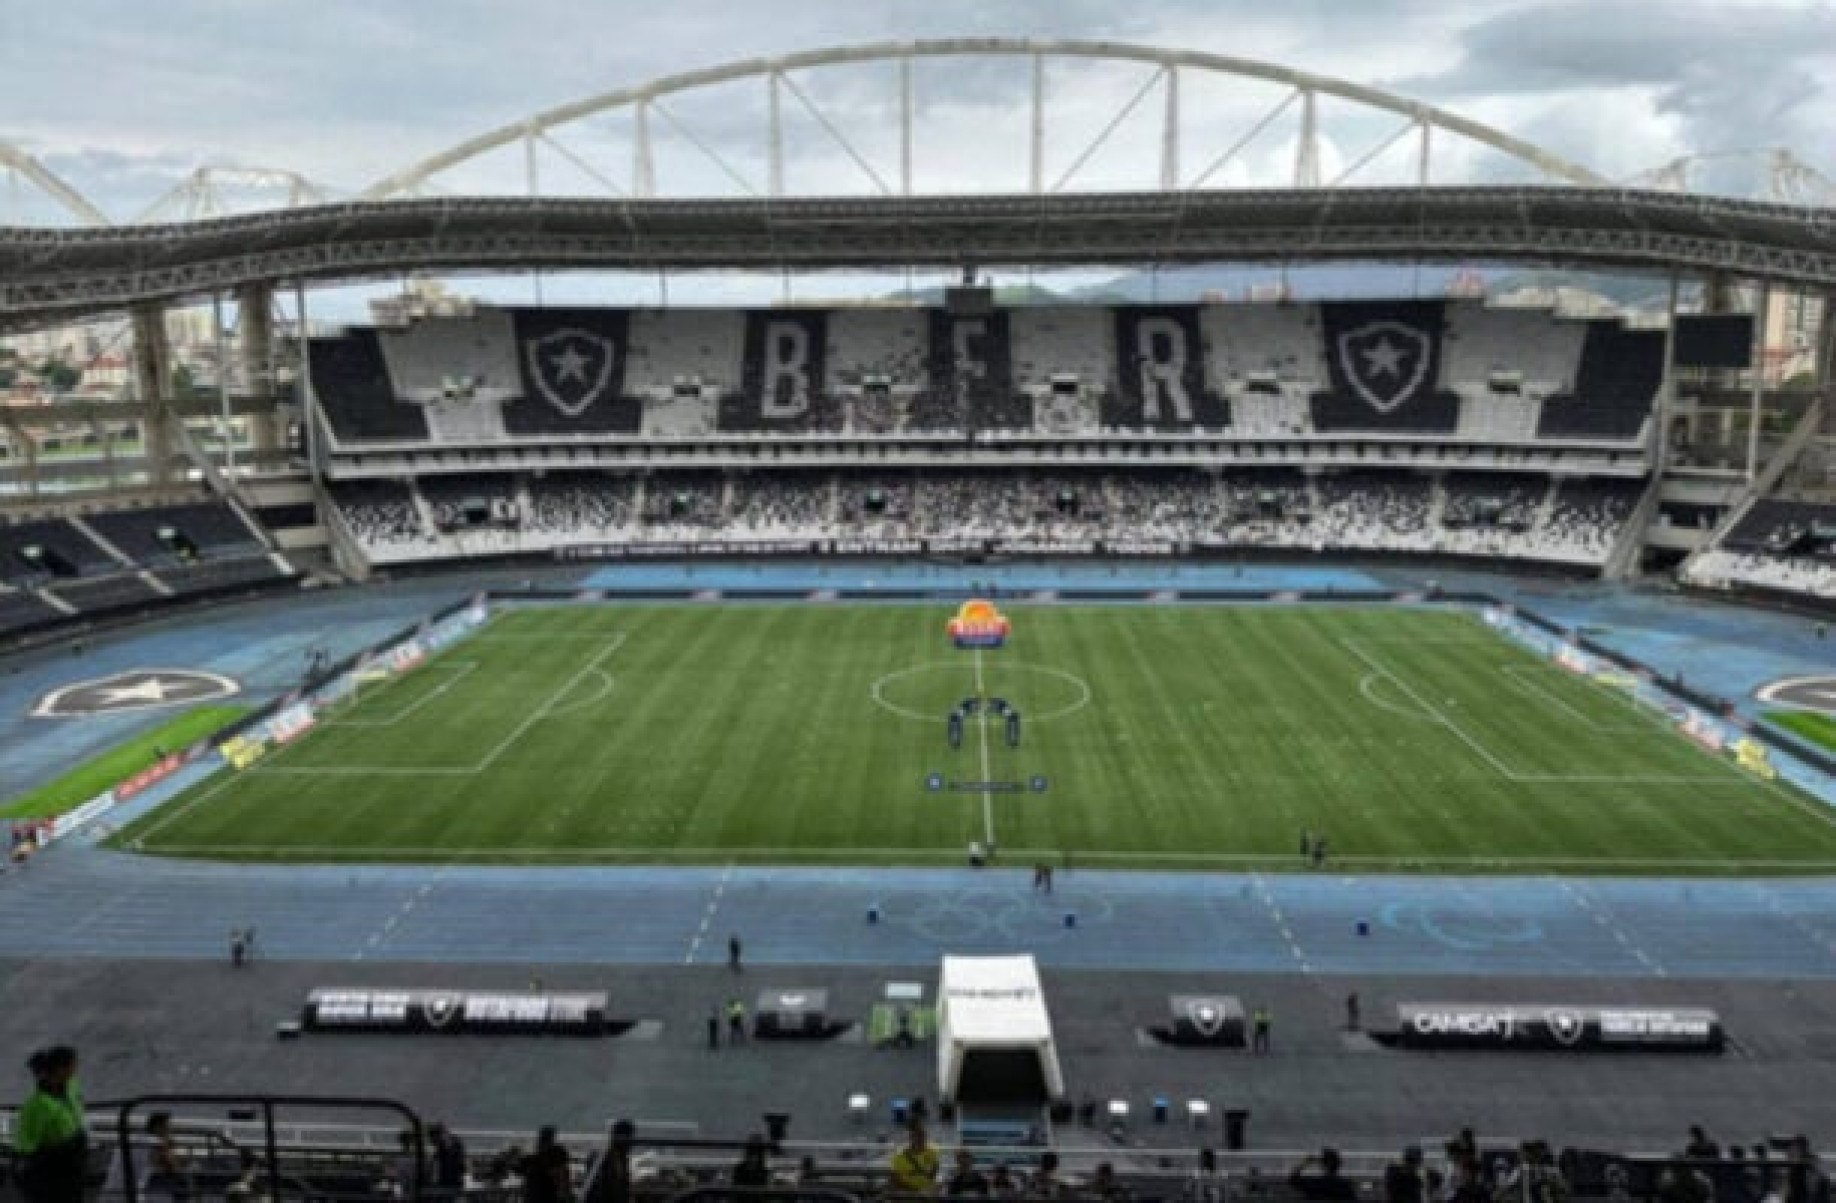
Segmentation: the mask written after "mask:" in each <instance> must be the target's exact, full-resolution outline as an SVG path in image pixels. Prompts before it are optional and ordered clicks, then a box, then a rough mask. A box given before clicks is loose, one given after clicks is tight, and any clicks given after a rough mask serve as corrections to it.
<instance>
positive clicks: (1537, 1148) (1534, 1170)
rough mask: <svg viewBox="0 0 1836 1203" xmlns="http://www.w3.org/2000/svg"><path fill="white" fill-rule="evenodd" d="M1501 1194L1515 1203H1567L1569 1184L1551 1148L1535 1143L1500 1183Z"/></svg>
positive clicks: (1524, 1150) (1521, 1152)
mask: <svg viewBox="0 0 1836 1203" xmlns="http://www.w3.org/2000/svg"><path fill="white" fill-rule="evenodd" d="M1497 1194H1498V1197H1499V1198H1501V1199H1510V1200H1513V1201H1514V1203H1567V1199H1568V1183H1567V1181H1566V1180H1565V1179H1564V1178H1563V1177H1562V1171H1561V1170H1559V1169H1557V1168H1556V1164H1555V1157H1554V1155H1553V1154H1551V1153H1550V1151H1549V1146H1548V1145H1547V1144H1545V1143H1544V1142H1542V1141H1540V1140H1533V1141H1527V1142H1525V1143H1524V1145H1523V1147H1522V1148H1521V1149H1520V1150H1519V1152H1518V1158H1517V1168H1516V1169H1514V1170H1512V1171H1511V1173H1510V1174H1508V1175H1507V1176H1506V1177H1505V1180H1504V1181H1503V1182H1501V1183H1499V1187H1498V1192H1497Z"/></svg>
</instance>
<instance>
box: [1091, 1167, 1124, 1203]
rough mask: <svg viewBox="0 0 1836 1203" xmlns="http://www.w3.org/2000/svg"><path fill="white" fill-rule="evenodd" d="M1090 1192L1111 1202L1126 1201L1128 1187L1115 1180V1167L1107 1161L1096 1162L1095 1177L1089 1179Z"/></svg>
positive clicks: (1119, 1202) (1121, 1202)
mask: <svg viewBox="0 0 1836 1203" xmlns="http://www.w3.org/2000/svg"><path fill="white" fill-rule="evenodd" d="M1090 1193H1091V1194H1093V1195H1095V1196H1096V1197H1097V1198H1099V1199H1106V1200H1110V1201H1111V1203H1127V1200H1128V1188H1127V1187H1126V1186H1123V1185H1122V1184H1121V1183H1120V1182H1118V1181H1116V1167H1115V1166H1113V1165H1111V1164H1109V1162H1107V1161H1102V1162H1098V1163H1097V1167H1096V1177H1094V1178H1092V1179H1091V1180H1090Z"/></svg>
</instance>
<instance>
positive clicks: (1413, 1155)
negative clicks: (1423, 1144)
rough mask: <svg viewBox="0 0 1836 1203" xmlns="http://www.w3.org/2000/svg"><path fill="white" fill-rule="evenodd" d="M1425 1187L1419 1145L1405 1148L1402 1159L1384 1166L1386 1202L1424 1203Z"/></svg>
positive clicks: (1384, 1194) (1384, 1195)
mask: <svg viewBox="0 0 1836 1203" xmlns="http://www.w3.org/2000/svg"><path fill="white" fill-rule="evenodd" d="M1425 1187H1426V1183H1425V1182H1424V1181H1423V1178H1422V1150H1421V1148H1420V1146H1418V1145H1410V1146H1409V1147H1408V1148H1406V1149H1404V1150H1403V1155H1402V1160H1401V1161H1392V1162H1391V1163H1390V1164H1389V1165H1388V1166H1386V1167H1385V1168H1384V1171H1383V1197H1384V1200H1385V1203H1423V1201H1424V1199H1425V1197H1426V1190H1425Z"/></svg>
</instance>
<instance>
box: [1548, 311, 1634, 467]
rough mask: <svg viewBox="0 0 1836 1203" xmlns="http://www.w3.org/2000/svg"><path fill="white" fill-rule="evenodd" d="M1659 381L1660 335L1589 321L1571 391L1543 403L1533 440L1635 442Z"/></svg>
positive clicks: (1613, 322) (1609, 323) (1612, 323)
mask: <svg viewBox="0 0 1836 1203" xmlns="http://www.w3.org/2000/svg"><path fill="white" fill-rule="evenodd" d="M1663 377H1664V333H1663V331H1661V330H1628V329H1627V328H1626V327H1624V326H1623V325H1621V324H1620V323H1619V322H1617V321H1590V322H1588V323H1587V332H1586V335H1585V337H1584V339H1583V341H1582V344H1581V357H1580V363H1579V366H1578V367H1577V368H1576V370H1575V380H1574V385H1573V390H1572V391H1571V392H1565V393H1559V394H1555V395H1552V396H1550V397H1549V398H1548V399H1547V400H1545V401H1544V402H1543V411H1542V417H1541V419H1540V420H1539V421H1538V423H1537V428H1536V433H1537V437H1538V438H1546V439H1547V438H1615V439H1632V438H1636V437H1638V433H1639V431H1640V430H1642V429H1643V428H1644V425H1645V419H1646V418H1647V417H1648V416H1649V415H1650V412H1651V405H1652V402H1653V401H1654V400H1656V398H1657V392H1658V386H1659V384H1661V383H1662V381H1663Z"/></svg>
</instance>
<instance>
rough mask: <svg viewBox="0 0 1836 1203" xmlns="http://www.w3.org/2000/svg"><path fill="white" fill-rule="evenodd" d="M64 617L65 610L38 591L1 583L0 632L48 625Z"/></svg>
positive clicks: (4, 632)
mask: <svg viewBox="0 0 1836 1203" xmlns="http://www.w3.org/2000/svg"><path fill="white" fill-rule="evenodd" d="M63 617H64V612H63V611H62V610H59V609H57V608H56V607H55V606H53V605H51V604H50V603H49V602H47V601H45V600H44V598H42V597H40V596H39V595H38V594H37V593H35V592H33V591H31V590H24V589H8V588H7V587H5V586H4V585H0V634H7V633H12V632H16V631H25V630H29V629H31V628H33V627H37V626H43V625H48V624H50V623H54V622H57V621H59V620H60V619H62V618H63Z"/></svg>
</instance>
